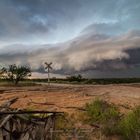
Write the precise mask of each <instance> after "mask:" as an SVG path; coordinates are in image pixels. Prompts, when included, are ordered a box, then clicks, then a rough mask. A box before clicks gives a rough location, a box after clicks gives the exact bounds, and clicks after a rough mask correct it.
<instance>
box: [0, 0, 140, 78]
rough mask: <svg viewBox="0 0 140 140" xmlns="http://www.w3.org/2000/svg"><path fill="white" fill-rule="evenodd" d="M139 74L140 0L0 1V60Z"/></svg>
mask: <svg viewBox="0 0 140 140" xmlns="http://www.w3.org/2000/svg"><path fill="white" fill-rule="evenodd" d="M44 61H52V62H53V67H54V70H53V72H54V73H58V74H75V73H82V74H83V75H86V76H88V77H140V0H0V64H1V65H8V64H11V63H16V64H25V65H30V66H31V67H32V69H33V70H34V71H36V72H41V73H43V72H44V71H43V68H42V66H43V63H44Z"/></svg>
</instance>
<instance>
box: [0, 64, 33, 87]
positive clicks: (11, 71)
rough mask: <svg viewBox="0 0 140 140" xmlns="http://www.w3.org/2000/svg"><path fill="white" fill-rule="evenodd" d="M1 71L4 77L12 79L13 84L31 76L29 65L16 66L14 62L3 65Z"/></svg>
mask: <svg viewBox="0 0 140 140" xmlns="http://www.w3.org/2000/svg"><path fill="white" fill-rule="evenodd" d="M1 73H2V75H3V76H4V77H5V78H6V79H8V80H10V81H12V82H13V83H14V84H15V85H17V84H18V83H19V81H21V80H23V79H24V78H26V77H29V76H31V70H30V67H27V66H17V65H15V64H13V65H9V66H8V68H6V67H3V68H2V70H1Z"/></svg>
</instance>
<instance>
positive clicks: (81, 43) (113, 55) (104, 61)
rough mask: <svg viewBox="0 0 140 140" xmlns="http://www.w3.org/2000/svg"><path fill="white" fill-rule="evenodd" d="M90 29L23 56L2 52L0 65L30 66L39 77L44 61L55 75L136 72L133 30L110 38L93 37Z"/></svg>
mask: <svg viewBox="0 0 140 140" xmlns="http://www.w3.org/2000/svg"><path fill="white" fill-rule="evenodd" d="M95 27H96V26H95ZM90 28H91V29H90V32H88V30H89V27H88V30H87V32H85V30H86V29H87V28H86V29H84V33H83V32H81V35H80V36H78V37H76V38H74V39H72V40H70V41H67V42H64V43H58V44H55V45H43V46H39V47H40V49H35V50H32V51H28V50H24V52H23V50H22V49H21V50H20V49H19V50H18V51H12V52H11V51H10V52H9V51H7V52H6V51H5V54H4V53H3V52H4V50H3V52H2V53H0V60H1V62H3V64H11V63H16V64H26V65H30V66H31V67H32V69H33V71H38V72H41V73H44V68H43V65H44V62H45V61H47V62H53V72H54V73H59V74H74V73H88V72H90V75H92V74H91V71H93V72H96V73H99V72H101V73H102V74H103V75H104V74H105V73H106V72H110V74H111V73H113V72H114V71H115V72H118V73H117V76H119V73H121V72H122V71H128V69H129V71H130V72H131V71H133V70H135V69H139V68H140V55H139V54H140V31H138V30H137V31H136V30H133V31H130V32H127V33H125V34H122V35H119V36H112V35H111V36H110V35H108V34H104V33H102V34H101V32H100V33H99V34H97V33H96V32H95V30H94V28H93V25H92V26H90ZM92 29H93V31H92ZM27 48H28V47H27ZM130 72H129V73H130ZM126 73H127V72H126ZM129 73H128V74H129ZM133 73H135V72H133ZM87 75H88V74H87ZM120 75H122V74H120ZM133 75H135V74H133ZM114 76H115V75H114ZM127 76H129V75H127ZM97 77H98V76H97Z"/></svg>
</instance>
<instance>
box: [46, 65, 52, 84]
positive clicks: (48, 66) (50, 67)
mask: <svg viewBox="0 0 140 140" xmlns="http://www.w3.org/2000/svg"><path fill="white" fill-rule="evenodd" d="M45 65H46V66H45V69H46V70H47V72H48V85H49V84H50V70H52V66H51V65H52V62H50V63H47V62H45Z"/></svg>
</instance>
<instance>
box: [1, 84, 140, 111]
mask: <svg viewBox="0 0 140 140" xmlns="http://www.w3.org/2000/svg"><path fill="white" fill-rule="evenodd" d="M13 97H18V100H17V102H16V103H14V104H13V105H12V106H11V107H13V108H20V109H25V108H26V109H31V110H49V111H64V112H69V113H71V112H74V111H75V110H77V109H78V110H79V109H81V108H82V107H83V106H84V105H85V103H88V102H90V101H91V100H93V99H95V98H101V99H104V100H106V101H108V102H110V103H114V104H116V105H117V106H119V108H120V109H121V110H122V111H127V110H129V108H131V107H134V106H136V105H140V84H122V85H121V84H119V85H67V84H53V85H51V86H49V87H48V86H47V85H45V84H42V85H37V86H30V87H4V86H1V87H0V104H2V103H3V102H5V101H6V100H9V99H10V98H13Z"/></svg>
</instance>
